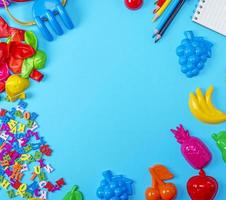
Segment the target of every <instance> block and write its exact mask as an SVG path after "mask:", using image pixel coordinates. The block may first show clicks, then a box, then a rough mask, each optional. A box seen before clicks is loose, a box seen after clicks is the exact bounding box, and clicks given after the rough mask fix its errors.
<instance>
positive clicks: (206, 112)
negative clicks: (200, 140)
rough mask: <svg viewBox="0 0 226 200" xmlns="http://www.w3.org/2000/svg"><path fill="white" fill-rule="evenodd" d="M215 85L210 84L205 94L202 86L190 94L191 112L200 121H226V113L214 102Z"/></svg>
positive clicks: (209, 122) (216, 122) (208, 122)
mask: <svg viewBox="0 0 226 200" xmlns="http://www.w3.org/2000/svg"><path fill="white" fill-rule="evenodd" d="M213 91H214V87H213V86H210V87H209V88H208V90H207V91H206V94H205V95H204V94H203V93H202V91H201V89H200V88H197V89H196V92H195V93H190V95H189V103H188V104H189V108H190V111H191V113H192V114H193V115H194V116H195V117H196V118H197V119H198V120H200V121H202V122H204V123H207V124H218V123H222V122H224V121H226V114H225V113H223V112H222V111H220V110H219V109H217V108H216V107H215V106H214V105H213V103H212V94H213Z"/></svg>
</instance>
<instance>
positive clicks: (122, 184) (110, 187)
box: [97, 170, 133, 200]
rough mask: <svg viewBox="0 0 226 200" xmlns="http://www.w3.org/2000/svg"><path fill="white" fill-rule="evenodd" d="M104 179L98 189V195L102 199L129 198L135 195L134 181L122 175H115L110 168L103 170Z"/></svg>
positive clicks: (119, 199)
mask: <svg viewBox="0 0 226 200" xmlns="http://www.w3.org/2000/svg"><path fill="white" fill-rule="evenodd" d="M103 176H104V179H103V180H102V181H101V183H100V186H99V188H98V189H97V197H98V198H99V199H102V200H129V197H130V196H132V195H133V189H132V184H133V181H132V180H130V179H128V178H125V177H124V176H122V175H117V176H113V174H112V172H111V171H110V170H107V171H104V172H103Z"/></svg>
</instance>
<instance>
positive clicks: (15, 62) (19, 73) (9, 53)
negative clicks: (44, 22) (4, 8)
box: [0, 17, 47, 101]
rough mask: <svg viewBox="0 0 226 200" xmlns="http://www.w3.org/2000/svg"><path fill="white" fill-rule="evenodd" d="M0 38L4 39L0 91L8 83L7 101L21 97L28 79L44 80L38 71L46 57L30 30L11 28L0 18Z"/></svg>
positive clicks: (0, 48)
mask: <svg viewBox="0 0 226 200" xmlns="http://www.w3.org/2000/svg"><path fill="white" fill-rule="evenodd" d="M1 28H2V29H1ZM0 38H4V39H5V38H7V41H5V42H4V41H3V42H0V92H3V91H4V90H5V89H6V83H7V90H6V93H7V95H8V97H9V98H8V100H10V101H14V100H16V99H17V98H24V97H25V95H24V93H23V91H24V90H25V89H26V88H27V87H28V86H29V78H32V79H33V80H36V81H41V80H42V79H43V77H44V75H43V74H42V73H41V72H39V70H41V69H42V68H44V67H45V63H46V59H47V56H46V54H45V53H44V52H43V51H40V50H38V40H37V37H36V35H35V34H34V33H33V32H32V31H23V30H20V29H16V28H12V27H10V26H9V25H8V24H7V23H6V22H5V21H4V19H3V18H1V17H0ZM13 74H16V76H13ZM17 82H20V83H19V85H16V84H17Z"/></svg>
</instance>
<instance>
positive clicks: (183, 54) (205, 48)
mask: <svg viewBox="0 0 226 200" xmlns="http://www.w3.org/2000/svg"><path fill="white" fill-rule="evenodd" d="M184 34H185V37H186V38H185V39H183V40H182V41H181V44H180V46H178V47H177V50H176V52H177V55H178V57H179V64H180V65H181V72H182V73H184V74H186V76H187V77H188V78H191V77H194V76H197V75H198V74H199V72H200V71H201V70H202V69H203V68H204V65H205V63H206V61H207V59H208V58H211V48H212V46H213V44H212V43H211V42H209V41H207V40H205V39H204V38H203V37H195V36H194V33H193V32H192V31H186V32H185V33H184Z"/></svg>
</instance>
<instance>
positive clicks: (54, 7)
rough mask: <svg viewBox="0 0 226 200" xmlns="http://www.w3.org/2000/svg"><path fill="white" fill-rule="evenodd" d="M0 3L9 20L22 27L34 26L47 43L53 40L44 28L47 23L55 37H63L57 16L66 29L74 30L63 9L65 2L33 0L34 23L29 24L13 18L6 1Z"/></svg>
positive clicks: (65, 0)
mask: <svg viewBox="0 0 226 200" xmlns="http://www.w3.org/2000/svg"><path fill="white" fill-rule="evenodd" d="M0 1H2V2H3V4H4V6H5V9H6V12H7V13H8V15H9V16H10V17H11V19H13V20H14V21H15V22H16V23H18V24H19V25H22V26H32V25H35V24H36V25H37V26H38V28H39V30H40V31H41V33H42V35H43V36H44V38H45V39H46V40H48V41H52V40H53V35H52V34H51V32H50V31H49V30H48V28H47V26H46V24H47V23H48V24H49V25H50V27H51V28H52V30H53V32H55V33H56V34H57V35H63V33H64V31H63V29H62V27H61V26H60V24H59V22H58V21H57V19H56V16H59V17H60V18H61V20H62V22H63V24H64V25H65V27H66V28H68V29H73V28H74V25H73V23H72V21H71V19H70V17H69V16H68V14H67V11H66V10H65V8H64V6H65V4H66V3H67V0H62V2H61V1H60V0H35V2H34V5H33V8H32V11H33V17H34V21H30V22H22V21H20V20H18V19H17V18H15V17H14V16H13V15H12V14H11V12H10V10H9V8H8V6H7V2H6V0H0Z"/></svg>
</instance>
